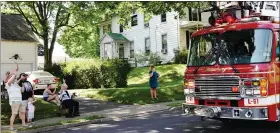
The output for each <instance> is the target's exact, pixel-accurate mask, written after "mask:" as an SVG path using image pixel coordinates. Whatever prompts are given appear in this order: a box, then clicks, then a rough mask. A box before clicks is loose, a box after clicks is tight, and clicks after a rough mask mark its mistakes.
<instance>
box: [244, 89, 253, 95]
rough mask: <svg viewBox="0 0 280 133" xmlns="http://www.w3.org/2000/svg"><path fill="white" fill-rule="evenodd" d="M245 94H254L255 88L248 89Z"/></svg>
mask: <svg viewBox="0 0 280 133" xmlns="http://www.w3.org/2000/svg"><path fill="white" fill-rule="evenodd" d="M245 94H246V95H253V90H252V89H246V90H245Z"/></svg>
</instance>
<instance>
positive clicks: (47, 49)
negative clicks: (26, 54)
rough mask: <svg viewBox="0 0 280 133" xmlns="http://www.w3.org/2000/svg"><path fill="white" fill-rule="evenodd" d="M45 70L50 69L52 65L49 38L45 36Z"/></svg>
mask: <svg viewBox="0 0 280 133" xmlns="http://www.w3.org/2000/svg"><path fill="white" fill-rule="evenodd" d="M43 39H44V54H45V55H44V59H45V61H44V69H45V70H46V69H47V68H49V67H50V63H49V48H48V46H49V45H48V43H49V42H48V36H44V38H43Z"/></svg>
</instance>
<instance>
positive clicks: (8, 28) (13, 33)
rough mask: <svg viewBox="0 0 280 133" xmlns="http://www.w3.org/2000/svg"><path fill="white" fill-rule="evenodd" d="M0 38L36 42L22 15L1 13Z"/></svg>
mask: <svg viewBox="0 0 280 133" xmlns="http://www.w3.org/2000/svg"><path fill="white" fill-rule="evenodd" d="M1 40H13V41H29V42H38V40H37V39H36V36H35V35H34V33H33V31H32V30H31V28H30V26H29V25H28V24H27V22H26V21H25V19H24V18H23V16H21V15H19V14H1Z"/></svg>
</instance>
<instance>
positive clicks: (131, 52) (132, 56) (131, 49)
mask: <svg viewBox="0 0 280 133" xmlns="http://www.w3.org/2000/svg"><path fill="white" fill-rule="evenodd" d="M130 58H134V42H133V41H132V42H130Z"/></svg>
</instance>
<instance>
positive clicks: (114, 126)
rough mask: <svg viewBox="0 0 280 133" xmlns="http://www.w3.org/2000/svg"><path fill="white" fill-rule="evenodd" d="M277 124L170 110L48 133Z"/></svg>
mask: <svg viewBox="0 0 280 133" xmlns="http://www.w3.org/2000/svg"><path fill="white" fill-rule="evenodd" d="M279 124H280V123H277V124H275V123H274V124H271V123H269V124H267V123H263V122H251V121H250V122H248V121H247V122H245V121H244V122H238V123H235V124H231V125H224V124H223V123H221V122H220V121H216V120H206V121H200V118H198V117H193V116H192V117H191V116H182V115H180V112H178V111H177V112H176V111H173V112H164V113H156V114H150V115H147V116H139V117H137V118H133V119H128V120H120V121H114V122H110V123H106V124H90V125H86V126H81V127H74V128H69V129H63V130H56V131H52V132H49V133H92V132H97V133H280V125H279Z"/></svg>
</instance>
